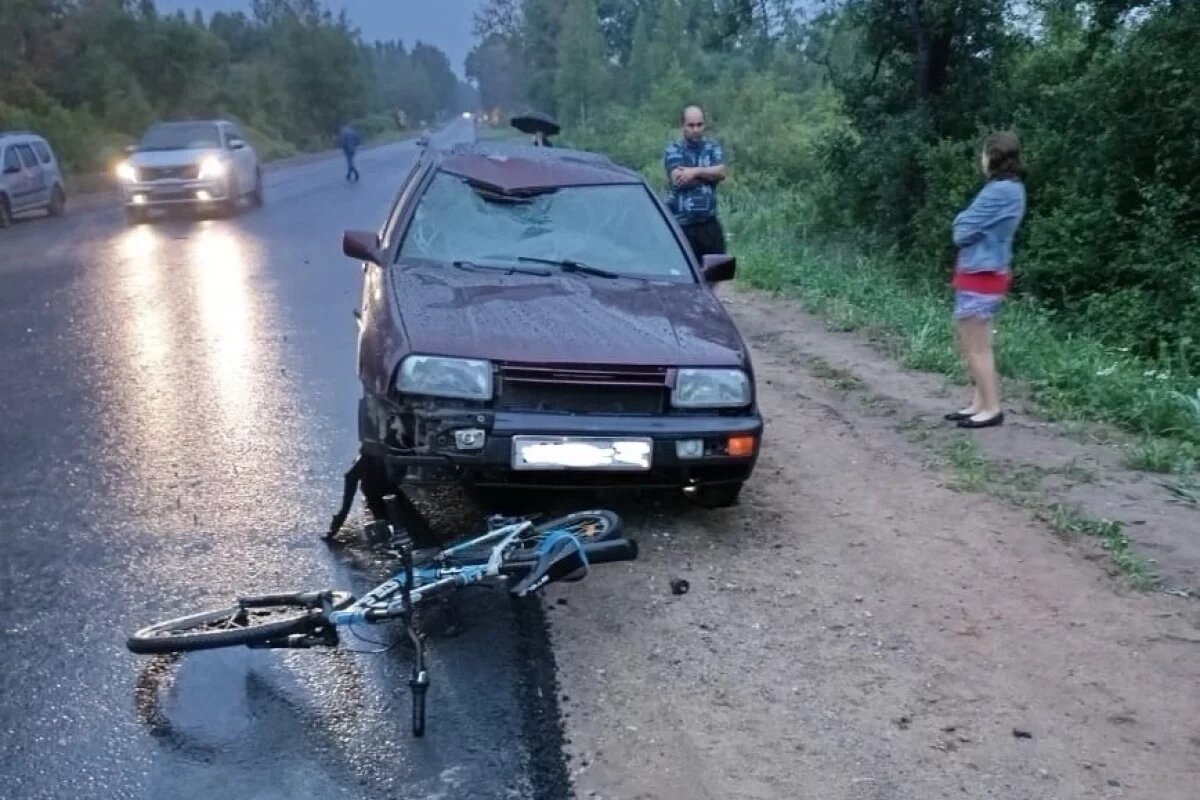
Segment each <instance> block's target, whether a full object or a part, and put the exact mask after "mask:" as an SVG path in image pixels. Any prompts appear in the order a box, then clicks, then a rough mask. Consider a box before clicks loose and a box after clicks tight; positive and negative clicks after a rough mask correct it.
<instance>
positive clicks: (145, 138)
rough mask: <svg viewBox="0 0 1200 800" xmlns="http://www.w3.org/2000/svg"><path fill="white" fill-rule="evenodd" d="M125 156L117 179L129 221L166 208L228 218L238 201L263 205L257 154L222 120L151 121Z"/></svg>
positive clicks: (135, 220)
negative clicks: (185, 208)
mask: <svg viewBox="0 0 1200 800" xmlns="http://www.w3.org/2000/svg"><path fill="white" fill-rule="evenodd" d="M128 152H129V157H128V158H127V159H126V160H125V161H123V162H122V163H121V164H120V165H118V167H117V178H118V180H119V181H120V184H121V200H122V202H123V203H124V205H125V214H126V216H127V218H128V219H129V221H130V222H141V221H142V220H144V219H145V216H146V213H147V211H149V209H151V208H160V207H165V206H177V205H183V206H190V207H193V208H213V209H217V210H219V211H221V212H223V213H225V214H227V215H231V216H232V215H233V214H236V213H237V209H238V202H239V201H240V200H241V198H242V197H247V196H248V197H249V198H250V201H251V202H252V203H253V204H254V205H256V206H258V205H262V202H263V186H262V165H261V164H260V163H259V161H258V154H257V153H255V151H254V148H253V147H251V146H250V143H249V142H248V141H246V138H245V137H244V136H242V134H241V132H240V131H239V130H238V128H237V126H236V125H234V124H233V123H232V122H229V121H227V120H190V121H186V122H160V123H156V124H154V125H151V126H150V127H149V128H147V129H146V132H145V133H144V134H143V135H142V139H141V141H140V142H138V143H137V144H136V145H134V146H132V147H130V148H129V149H128Z"/></svg>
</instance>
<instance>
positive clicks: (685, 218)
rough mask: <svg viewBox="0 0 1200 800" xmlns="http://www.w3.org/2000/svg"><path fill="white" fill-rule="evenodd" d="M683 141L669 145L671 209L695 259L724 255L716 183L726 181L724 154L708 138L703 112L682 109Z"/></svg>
mask: <svg viewBox="0 0 1200 800" xmlns="http://www.w3.org/2000/svg"><path fill="white" fill-rule="evenodd" d="M682 123H683V138H681V139H678V140H676V141H674V142H671V143H670V144H668V145H667V148H666V152H665V154H664V156H663V166H664V167H665V168H666V171H667V179H668V180H669V182H670V185H671V193H670V196H669V198H668V206H669V207H670V209H671V213H672V214H674V215H675V219H676V220H677V221H678V222H679V225H680V227H681V228H683V232H684V235H685V236H687V240H688V243H689V244H690V245H691V247H692V252H693V253H695V254H696V260H698V261H703V259H704V256H706V255H708V254H710V253H724V252H725V232H724V231H723V230H722V229H721V222H720V220H719V219H718V218H717V184H719V183H720V182H721V181H723V180H725V153H724V150H722V148H721V145H720V143H719V142H717V141H715V140H713V139H709V138H707V137H705V135H704V130H705V118H704V110H703V109H701V108H700V107H699V106H688V107H687V108H685V109H684V110H683V115H682Z"/></svg>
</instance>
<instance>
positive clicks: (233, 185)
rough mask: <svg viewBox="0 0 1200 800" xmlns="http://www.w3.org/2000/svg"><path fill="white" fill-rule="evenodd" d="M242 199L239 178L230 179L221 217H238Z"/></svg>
mask: <svg viewBox="0 0 1200 800" xmlns="http://www.w3.org/2000/svg"><path fill="white" fill-rule="evenodd" d="M241 198H242V190H241V189H240V188H239V187H238V184H237V178H230V179H229V187H228V188H227V189H226V197H225V202H224V203H222V204H221V215H222V216H225V217H236V216H237V213H238V201H239V200H240V199H241Z"/></svg>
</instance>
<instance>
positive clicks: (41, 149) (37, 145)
mask: <svg viewBox="0 0 1200 800" xmlns="http://www.w3.org/2000/svg"><path fill="white" fill-rule="evenodd" d="M33 149H34V151H35V152H36V153H37V157H38V160H39V161H41V162H42V163H43V164H49V163H50V162H51V161H53V160H54V156H52V155H51V154H50V147H49V145H47V144H46V143H45V142H34V143H33Z"/></svg>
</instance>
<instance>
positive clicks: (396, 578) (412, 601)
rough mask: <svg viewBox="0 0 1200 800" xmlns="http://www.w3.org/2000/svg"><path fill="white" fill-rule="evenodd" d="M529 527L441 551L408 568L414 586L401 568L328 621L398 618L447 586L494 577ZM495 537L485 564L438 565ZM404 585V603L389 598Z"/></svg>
mask: <svg viewBox="0 0 1200 800" xmlns="http://www.w3.org/2000/svg"><path fill="white" fill-rule="evenodd" d="M531 528H533V523H531V522H529V521H528V520H522V521H521V522H518V523H514V524H511V525H505V526H503V527H501V528H497V529H496V530H494V531H490V532H488V533H485V534H484V535H482V536H479V537H476V538H474V539H470V540H468V541H466V542H462V543H460V544H457V545H455V546H453V547H449V548H447V549H445V550H442V551H441V552H439V553H438V554H437V556H436V557H435V558H434V559H432V561H433V566H421V567H413V568H412V576H413V583H414V584H415V585H414V586H407V583H408V575H407V573H408V569H403V570H401V571H400V572H397V573H396V574H395V575H393V576H392V577H391V578H389V579H388V580H387V581H385V582H384V583H381V584H380V585H379V586H376V587H375V588H374V589H372V590H371V591H369V592H367V593H366V594H365V595H363V596H362V597H361V598H359V599H358V600H356V601H355V602H354V603H352V604H350V605H349V606H348V607H347V608H344V609H342V610H340V611H331V612H330V613H329V615H328V619H329V623H330V624H331V625H354V624H357V623H360V622H375V621H379V620H383V619H390V618H393V617H398V616H401V615H403V614H404V613H405V612H406V611H409V610H412V609H415V608H416V607H417V606H419V605H420V604H421V602H422V601H423V600H424V599H426V598H428V597H431V596H433V595H435V594H441V593H442V592H444V591H445V590H447V589H451V588H459V587H462V586H468V585H470V584H473V583H479V582H481V581H483V580H486V579H488V578H494V577H497V576H498V575H499V574H500V565H501V563H502V562H503V560H504V553H505V551H506V550H507V549H508V548H509V546H511V545H512V544H513V542H515V541H516V540H517V539H519V538H520V537H521V536H522V535H523V534H524V533H526V532H527V531H528V530H530V529H531ZM496 540H499V543H498V544H496V545H495V546H493V547H492V553H491V556H490V557H489V558H488V560H487V562H486V563H485V564H470V565H465V566H459V567H450V566H441V564H442V563H443V562H444V561H445V560H446V559H449V558H453V557H454V556H456V555H459V554H461V553H463V552H465V551H467V550H471V549H474V548H477V547H479V546H480V545H484V544H487V543H489V542H492V541H496ZM406 587H407V588H408V589H409V591H408V592H407V595H408V604H407V605H406V604H405V599H404V597H403V596H401V597H399V598H395V599H393V598H394V597H395V594H396V593H397V592H402V593H403V590H404V589H405V588H406Z"/></svg>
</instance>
